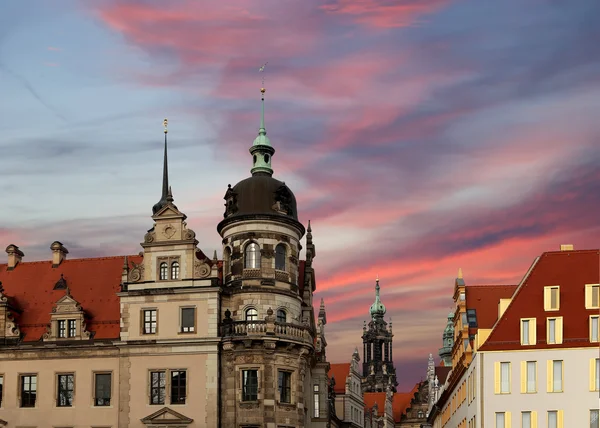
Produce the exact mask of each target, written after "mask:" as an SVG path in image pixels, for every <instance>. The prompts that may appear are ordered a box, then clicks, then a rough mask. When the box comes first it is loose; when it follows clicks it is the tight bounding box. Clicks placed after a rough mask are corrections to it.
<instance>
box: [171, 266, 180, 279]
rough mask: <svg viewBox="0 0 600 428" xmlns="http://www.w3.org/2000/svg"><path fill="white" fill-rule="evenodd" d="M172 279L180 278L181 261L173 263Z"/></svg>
mask: <svg viewBox="0 0 600 428" xmlns="http://www.w3.org/2000/svg"><path fill="white" fill-rule="evenodd" d="M171 279H179V262H173V263H171Z"/></svg>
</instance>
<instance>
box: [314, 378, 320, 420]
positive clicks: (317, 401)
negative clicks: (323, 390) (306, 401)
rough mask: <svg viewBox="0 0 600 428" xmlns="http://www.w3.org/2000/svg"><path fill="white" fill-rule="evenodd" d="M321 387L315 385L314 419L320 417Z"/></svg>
mask: <svg viewBox="0 0 600 428" xmlns="http://www.w3.org/2000/svg"><path fill="white" fill-rule="evenodd" d="M319 397H320V396H319V385H313V418H318V417H319V416H320V414H321V413H320V406H319V404H320V399H319Z"/></svg>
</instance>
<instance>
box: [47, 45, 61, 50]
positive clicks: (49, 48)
mask: <svg viewBox="0 0 600 428" xmlns="http://www.w3.org/2000/svg"><path fill="white" fill-rule="evenodd" d="M47 49H48V50H49V51H62V48H57V47H55V46H48V48H47Z"/></svg>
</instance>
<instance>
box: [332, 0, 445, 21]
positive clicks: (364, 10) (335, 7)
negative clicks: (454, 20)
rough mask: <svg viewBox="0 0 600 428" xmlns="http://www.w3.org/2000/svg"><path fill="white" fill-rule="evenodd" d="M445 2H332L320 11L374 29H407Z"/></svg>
mask: <svg viewBox="0 0 600 428" xmlns="http://www.w3.org/2000/svg"><path fill="white" fill-rule="evenodd" d="M447 4H448V1H447V0H403V1H398V0H334V1H332V2H330V3H328V4H326V5H323V6H321V9H323V10H325V11H327V12H329V13H336V14H341V15H350V16H352V17H353V18H354V20H355V21H356V22H357V23H359V24H363V25H366V26H369V27H374V28H394V27H409V26H412V25H416V24H418V23H419V22H420V18H421V17H422V16H423V15H427V14H430V13H433V12H436V11H438V10H439V9H441V8H442V7H444V6H446V5H447Z"/></svg>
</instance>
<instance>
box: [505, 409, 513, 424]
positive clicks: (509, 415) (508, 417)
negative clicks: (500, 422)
mask: <svg viewBox="0 0 600 428" xmlns="http://www.w3.org/2000/svg"><path fill="white" fill-rule="evenodd" d="M511 422H512V417H511V414H510V412H504V427H505V428H510V423H511Z"/></svg>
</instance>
